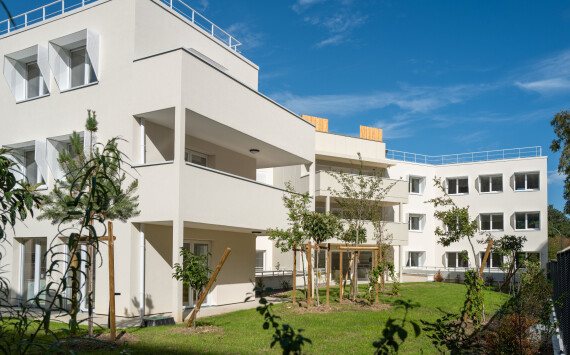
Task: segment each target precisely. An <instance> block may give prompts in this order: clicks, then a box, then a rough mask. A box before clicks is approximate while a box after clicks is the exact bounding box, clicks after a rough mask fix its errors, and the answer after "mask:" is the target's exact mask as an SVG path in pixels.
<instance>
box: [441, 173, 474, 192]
mask: <svg viewBox="0 0 570 355" xmlns="http://www.w3.org/2000/svg"><path fill="white" fill-rule="evenodd" d="M459 180H467V192H459ZM452 181H453V182H454V183H455V191H457V192H456V193H453V194H452V193H450V192H449V185H450V182H452ZM445 182H446V187H447V189H446V190H447V194H448V195H450V196H461V195H469V177H468V176H458V177H451V178H446V179H445Z"/></svg>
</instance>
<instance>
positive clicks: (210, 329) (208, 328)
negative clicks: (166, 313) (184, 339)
mask: <svg viewBox="0 0 570 355" xmlns="http://www.w3.org/2000/svg"><path fill="white" fill-rule="evenodd" d="M170 332H171V333H176V334H189V335H191V334H210V333H223V332H224V329H223V328H220V327H216V326H214V325H203V326H199V327H196V328H194V327H190V328H186V327H176V328H172V329H170Z"/></svg>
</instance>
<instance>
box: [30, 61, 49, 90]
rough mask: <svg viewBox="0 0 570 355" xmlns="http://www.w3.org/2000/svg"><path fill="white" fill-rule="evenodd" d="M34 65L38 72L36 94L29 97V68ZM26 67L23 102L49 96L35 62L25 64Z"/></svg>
mask: <svg viewBox="0 0 570 355" xmlns="http://www.w3.org/2000/svg"><path fill="white" fill-rule="evenodd" d="M31 65H35V66H36V68H37V71H38V94H37V95H35V96H30V92H29V90H30V66H31ZM25 66H26V78H25V79H24V100H32V99H37V98H39V97H43V96H46V95H48V94H49V90H48V88H47V84H46V82H45V80H44V76H43V74H42V71H41V69H40V66H39V64H38V61H37V60H33V61H30V62H27V63H25Z"/></svg>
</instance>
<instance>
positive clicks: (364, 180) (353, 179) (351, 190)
mask: <svg viewBox="0 0 570 355" xmlns="http://www.w3.org/2000/svg"><path fill="white" fill-rule="evenodd" d="M357 155H358V161H359V166H358V174H347V173H344V172H343V171H342V170H339V171H331V172H329V174H330V175H331V176H332V177H333V178H334V179H335V180H336V182H337V184H338V186H339V188H338V189H336V188H329V191H330V193H331V195H332V196H333V197H334V198H335V201H336V203H338V205H339V206H340V207H341V218H342V219H344V220H345V221H346V223H347V224H348V230H349V231H351V230H352V231H354V232H355V233H356V235H355V238H354V246H355V247H358V245H359V243H360V240H361V235H360V234H361V231H362V230H363V229H364V226H365V224H366V223H367V222H368V221H371V220H373V219H374V215H375V213H377V211H378V210H379V209H380V208H381V203H382V200H384V198H385V196H386V194H387V193H388V191H389V190H390V189H391V188H392V185H391V184H386V183H385V182H384V178H383V172H384V170H383V169H377V170H375V171H372V172H365V170H364V162H363V161H362V157H361V155H360V153H357ZM364 238H365V239H366V236H364ZM356 257H357V252H356V251H355V252H354V253H353V270H352V272H353V276H352V279H353V286H354V288H353V294H352V299H353V300H356V295H357V294H358V273H357V269H358V261H357V260H356Z"/></svg>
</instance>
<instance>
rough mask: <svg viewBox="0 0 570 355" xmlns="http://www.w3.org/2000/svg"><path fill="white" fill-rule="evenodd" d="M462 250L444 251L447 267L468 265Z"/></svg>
mask: <svg viewBox="0 0 570 355" xmlns="http://www.w3.org/2000/svg"><path fill="white" fill-rule="evenodd" d="M463 255H464V253H463V252H455V251H454V252H449V253H446V255H445V256H446V260H447V265H446V266H447V267H468V266H469V260H468V259H467V258H465V257H464V256H463Z"/></svg>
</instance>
